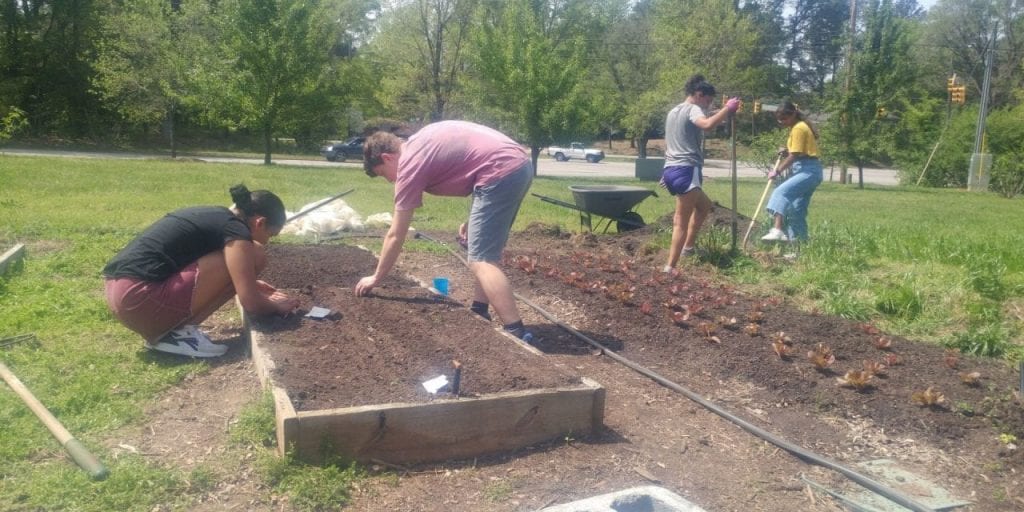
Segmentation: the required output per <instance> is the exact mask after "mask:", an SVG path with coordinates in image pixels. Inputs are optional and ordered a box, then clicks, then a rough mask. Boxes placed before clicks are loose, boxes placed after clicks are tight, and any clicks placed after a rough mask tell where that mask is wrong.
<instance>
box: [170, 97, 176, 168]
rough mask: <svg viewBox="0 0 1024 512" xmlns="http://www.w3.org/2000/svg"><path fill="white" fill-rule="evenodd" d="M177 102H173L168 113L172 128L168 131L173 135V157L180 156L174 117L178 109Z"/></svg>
mask: <svg viewBox="0 0 1024 512" xmlns="http://www.w3.org/2000/svg"><path fill="white" fill-rule="evenodd" d="M177 105H178V104H177V103H172V104H171V112H170V113H169V114H168V115H169V116H170V118H171V123H170V128H169V129H168V131H169V132H170V135H171V158H172V159H173V158H178V138H177V137H176V136H175V134H174V118H175V115H174V114H175V111H176V110H177Z"/></svg>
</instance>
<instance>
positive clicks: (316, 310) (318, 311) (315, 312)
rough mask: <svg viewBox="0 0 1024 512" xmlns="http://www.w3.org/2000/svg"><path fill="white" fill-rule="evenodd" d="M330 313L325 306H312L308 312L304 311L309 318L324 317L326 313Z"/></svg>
mask: <svg viewBox="0 0 1024 512" xmlns="http://www.w3.org/2000/svg"><path fill="white" fill-rule="evenodd" d="M330 314H331V310H329V309H327V308H322V307H320V306H313V307H312V308H309V313H306V316H307V317H309V318H313V319H316V320H320V319H321V318H326V317H327V315H330Z"/></svg>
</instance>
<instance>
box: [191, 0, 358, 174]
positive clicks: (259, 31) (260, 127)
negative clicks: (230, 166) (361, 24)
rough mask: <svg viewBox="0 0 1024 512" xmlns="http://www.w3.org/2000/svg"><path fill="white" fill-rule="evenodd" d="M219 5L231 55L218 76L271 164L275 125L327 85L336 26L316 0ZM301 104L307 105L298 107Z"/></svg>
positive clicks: (239, 0)
mask: <svg viewBox="0 0 1024 512" xmlns="http://www.w3.org/2000/svg"><path fill="white" fill-rule="evenodd" d="M221 5H222V7H223V8H224V9H225V11H226V12H227V13H230V15H228V16H226V17H225V18H224V19H225V20H226V21H227V22H228V23H227V25H226V26H225V32H224V33H225V34H226V36H227V37H226V39H225V50H226V52H227V55H229V56H234V59H233V62H231V65H230V66H227V67H226V68H225V71H227V72H226V73H224V74H223V75H221V84H222V87H221V90H222V91H223V92H224V93H227V94H228V95H227V97H226V98H224V99H226V100H227V101H228V104H230V105H231V107H232V109H231V111H232V113H233V114H235V115H236V116H237V119H238V120H239V123H240V124H241V125H242V126H247V127H250V128H253V129H255V130H256V131H257V132H258V133H259V134H260V135H261V136H262V139H263V150H264V155H263V162H264V163H265V164H270V154H271V142H272V138H273V136H274V133H275V129H276V128H278V127H279V126H278V123H279V122H281V121H282V119H283V118H284V117H285V116H287V115H288V114H289V113H291V114H292V118H293V119H294V116H295V115H300V113H308V112H309V108H310V107H311V105H312V104H313V102H311V101H307V100H309V99H311V98H314V97H316V96H317V94H320V93H322V92H323V90H324V88H326V87H327V86H328V76H329V74H328V73H325V70H328V69H330V66H329V60H330V58H331V52H332V49H333V48H334V44H335V42H336V41H337V40H338V35H337V33H336V30H337V29H338V25H337V24H336V23H334V22H333V21H332V17H331V16H329V15H328V12H329V11H328V10H327V9H326V8H325V6H324V3H323V2H321V1H320V0H230V1H226V2H223V3H222V4H221ZM208 85H210V86H216V85H217V84H208ZM300 105H305V107H306V108H298V107H299V106H300Z"/></svg>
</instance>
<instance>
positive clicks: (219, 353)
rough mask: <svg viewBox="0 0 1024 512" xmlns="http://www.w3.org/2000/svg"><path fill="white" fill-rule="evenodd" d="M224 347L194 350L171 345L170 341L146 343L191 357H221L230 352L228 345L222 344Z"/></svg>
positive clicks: (165, 351)
mask: <svg viewBox="0 0 1024 512" xmlns="http://www.w3.org/2000/svg"><path fill="white" fill-rule="evenodd" d="M220 346H222V347H224V349H223V350H218V351H216V352H200V351H198V350H192V348H191V347H189V346H187V345H186V346H181V345H171V344H170V343H157V344H156V345H146V348H148V349H150V350H155V351H157V352H164V353H167V354H176V355H180V356H190V357H220V356H222V355H224V354H226V353H227V352H228V347H227V346H226V345H220Z"/></svg>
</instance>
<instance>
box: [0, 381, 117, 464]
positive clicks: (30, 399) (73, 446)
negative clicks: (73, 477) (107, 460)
mask: <svg viewBox="0 0 1024 512" xmlns="http://www.w3.org/2000/svg"><path fill="white" fill-rule="evenodd" d="M0 377H3V379H4V381H5V382H7V385H8V386H10V387H11V389H13V390H14V392H15V393H16V394H17V395H18V396H19V397H20V398H21V400H22V401H23V402H25V405H27V406H28V408H29V409H30V410H31V411H32V412H33V413H35V415H36V417H37V418H39V421H41V422H43V425H46V428H47V429H49V430H50V433H51V434H53V437H56V438H57V441H58V442H59V443H60V444H61V446H63V447H64V449H65V450H67V452H68V454H69V455H71V458H72V459H73V460H74V461H75V463H76V464H78V465H79V466H81V468H82V469H84V470H85V471H86V472H87V473H89V475H90V476H92V478H93V479H95V480H103V479H104V478H106V477H107V475H108V474H109V472H108V471H107V468H106V467H104V466H103V463H102V462H100V461H99V459H97V458H96V457H95V456H94V455H93V454H92V453H90V452H89V450H88V449H87V448H86V447H85V446H84V445H83V444H82V443H80V442H79V441H78V440H77V439H75V438H74V437H72V436H71V433H70V432H68V430H67V429H66V428H64V425H61V423H60V421H59V420H57V418H55V417H54V416H53V414H51V413H50V411H49V410H47V409H46V407H45V406H44V405H43V404H42V403H41V402H40V401H39V400H37V399H36V397H35V396H34V395H33V394H32V392H31V391H29V389H28V388H27V387H25V385H24V384H22V383H21V381H20V380H19V379H18V377H17V376H15V375H14V374H13V373H11V371H10V370H9V369H8V368H7V366H6V365H4V364H3V363H0Z"/></svg>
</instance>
